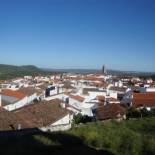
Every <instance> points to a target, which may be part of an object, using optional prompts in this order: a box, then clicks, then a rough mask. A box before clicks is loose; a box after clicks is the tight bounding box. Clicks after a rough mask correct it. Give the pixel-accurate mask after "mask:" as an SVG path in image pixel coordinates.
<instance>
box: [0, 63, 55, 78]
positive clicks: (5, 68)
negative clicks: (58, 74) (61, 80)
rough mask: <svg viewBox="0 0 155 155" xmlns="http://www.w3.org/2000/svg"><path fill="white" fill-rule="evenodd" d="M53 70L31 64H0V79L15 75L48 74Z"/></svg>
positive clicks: (14, 76)
mask: <svg viewBox="0 0 155 155" xmlns="http://www.w3.org/2000/svg"><path fill="white" fill-rule="evenodd" d="M52 73H54V72H49V71H44V70H43V69H40V68H38V67H36V66H33V65H27V66H13V65H4V64H0V80H6V79H11V78H16V77H22V76H25V75H32V76H35V75H48V74H52Z"/></svg>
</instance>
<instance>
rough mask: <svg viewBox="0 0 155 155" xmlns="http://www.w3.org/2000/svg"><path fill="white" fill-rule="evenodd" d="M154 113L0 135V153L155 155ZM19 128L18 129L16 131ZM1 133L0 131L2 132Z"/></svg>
mask: <svg viewBox="0 0 155 155" xmlns="http://www.w3.org/2000/svg"><path fill="white" fill-rule="evenodd" d="M154 129H155V117H152V118H143V119H141V118H140V119H135V120H127V121H123V122H120V123H118V122H106V123H101V122H96V123H95V122H94V123H88V124H86V125H81V127H77V128H73V129H71V130H70V131H66V132H56V133H43V132H41V131H36V132H35V133H33V134H27V135H23V136H22V135H19V134H17V135H14V136H11V137H10V136H4V134H3V136H1V137H0V145H1V150H0V152H1V154H12V155H13V154H25V155H27V154H39V155H40V154H52V155H62V154H67V155H72V154H74V155H82V154H85V155H87V154H89V155H98V154H99V155H100V154H101V155H155V130H154ZM18 132H19V131H18ZM1 135H2V134H1Z"/></svg>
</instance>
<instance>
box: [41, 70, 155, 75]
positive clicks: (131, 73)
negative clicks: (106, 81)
mask: <svg viewBox="0 0 155 155" xmlns="http://www.w3.org/2000/svg"><path fill="white" fill-rule="evenodd" d="M44 70H46V71H54V72H65V73H77V74H94V73H96V74H98V73H102V70H99V69H48V68H46V69H45V68H44ZM107 73H108V74H111V75H128V76H129V75H130V76H134V75H140V76H149V75H155V72H139V71H119V70H112V69H109V70H107Z"/></svg>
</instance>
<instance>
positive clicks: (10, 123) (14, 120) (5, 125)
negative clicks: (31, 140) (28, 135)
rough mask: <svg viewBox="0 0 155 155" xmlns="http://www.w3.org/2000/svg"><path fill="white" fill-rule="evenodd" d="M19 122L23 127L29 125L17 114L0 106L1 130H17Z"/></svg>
mask: <svg viewBox="0 0 155 155" xmlns="http://www.w3.org/2000/svg"><path fill="white" fill-rule="evenodd" d="M19 124H20V125H21V128H28V127H29V126H28V124H26V123H25V122H23V121H22V120H21V119H20V118H19V117H18V116H17V115H16V114H14V113H13V112H9V111H7V110H5V109H3V108H1V107H0V130H2V131H4V130H16V129H17V128H18V125H19Z"/></svg>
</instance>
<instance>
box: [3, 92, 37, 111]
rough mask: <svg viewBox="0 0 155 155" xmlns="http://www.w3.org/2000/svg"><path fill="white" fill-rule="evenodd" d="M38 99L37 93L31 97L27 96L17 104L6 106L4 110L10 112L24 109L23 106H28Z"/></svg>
mask: <svg viewBox="0 0 155 155" xmlns="http://www.w3.org/2000/svg"><path fill="white" fill-rule="evenodd" d="M36 98H37V95H36V93H35V94H33V95H31V96H26V97H24V98H23V99H21V100H19V101H17V102H15V103H13V104H9V105H6V106H4V108H5V109H6V110H8V111H13V110H16V109H19V108H22V107H23V106H26V105H28V104H30V103H31V102H32V101H33V100H34V99H36Z"/></svg>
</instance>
